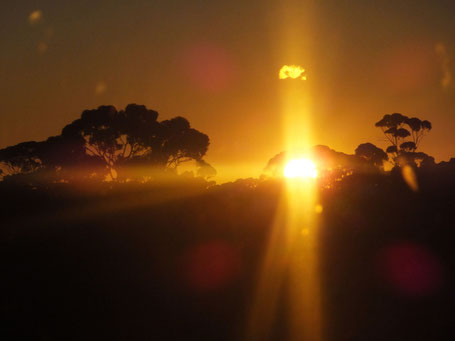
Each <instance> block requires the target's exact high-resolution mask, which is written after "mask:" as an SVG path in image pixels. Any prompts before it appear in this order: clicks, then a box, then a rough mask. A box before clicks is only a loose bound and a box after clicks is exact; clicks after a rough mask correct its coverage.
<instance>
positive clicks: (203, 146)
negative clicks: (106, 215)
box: [62, 104, 209, 178]
mask: <svg viewBox="0 0 455 341" xmlns="http://www.w3.org/2000/svg"><path fill="white" fill-rule="evenodd" d="M157 118H158V113H157V112H156V111H154V110H148V109H147V108H146V107H145V106H143V105H136V104H130V105H128V106H127V107H126V108H125V110H122V111H117V110H116V109H115V108H114V107H113V106H101V107H99V108H98V109H94V110H86V111H84V112H83V113H82V115H81V118H80V119H78V120H76V121H74V122H73V123H71V124H69V125H68V126H66V127H65V128H64V129H63V132H62V135H64V136H80V137H82V138H83V139H84V141H85V150H86V152H87V153H88V154H89V155H93V156H97V157H99V158H100V159H101V160H103V162H104V164H105V166H106V170H107V171H108V172H109V173H110V175H111V177H112V178H116V177H117V173H119V174H121V177H123V178H128V177H133V178H137V177H140V176H141V175H144V174H143V172H142V171H139V172H138V169H139V170H140V169H144V168H147V167H149V168H154V169H158V170H165V169H175V168H176V167H177V166H178V165H179V164H180V163H182V162H185V161H189V160H196V161H200V160H202V157H203V156H204V155H205V153H206V152H207V149H208V145H209V138H208V136H207V135H205V134H203V133H201V132H199V131H197V130H195V129H193V128H191V127H190V124H189V122H188V121H187V120H186V119H185V118H183V117H176V118H173V119H171V120H165V121H162V122H158V121H157ZM138 173H139V174H138Z"/></svg>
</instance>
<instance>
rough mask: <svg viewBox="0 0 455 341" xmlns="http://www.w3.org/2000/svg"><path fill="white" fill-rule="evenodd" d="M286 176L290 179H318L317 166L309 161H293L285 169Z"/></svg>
mask: <svg viewBox="0 0 455 341" xmlns="http://www.w3.org/2000/svg"><path fill="white" fill-rule="evenodd" d="M283 173H284V176H285V177H286V178H288V179H294V178H301V179H316V178H317V176H318V170H317V168H316V164H315V163H314V162H313V161H311V160H309V159H292V160H289V161H288V162H287V163H286V165H285V167H284V171H283Z"/></svg>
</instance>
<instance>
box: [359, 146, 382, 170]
mask: <svg viewBox="0 0 455 341" xmlns="http://www.w3.org/2000/svg"><path fill="white" fill-rule="evenodd" d="M355 155H356V156H357V157H358V158H361V159H363V160H365V161H367V162H368V163H369V164H371V165H372V166H374V167H377V168H379V169H383V167H384V161H387V159H388V156H387V153H386V152H384V151H383V150H382V149H381V148H378V147H376V146H375V145H374V144H372V143H369V142H367V143H362V144H360V145H359V146H358V147H357V148H356V150H355Z"/></svg>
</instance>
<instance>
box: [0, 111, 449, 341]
mask: <svg viewBox="0 0 455 341" xmlns="http://www.w3.org/2000/svg"><path fill="white" fill-rule="evenodd" d="M157 117H158V114H157V113H156V112H155V111H152V110H148V109H147V108H145V107H144V106H138V105H129V106H127V107H126V108H125V109H124V110H121V111H117V110H116V109H115V108H114V107H111V106H103V107H100V108H98V109H96V110H88V111H85V112H84V113H83V114H82V116H81V118H80V119H77V120H76V121H74V122H72V123H71V124H69V125H68V126H66V127H65V128H64V129H63V131H62V134H61V135H59V136H56V137H51V138H49V139H47V140H46V141H43V142H25V143H20V144H18V145H15V146H11V147H7V148H4V149H3V150H1V151H0V161H1V169H2V175H3V181H1V182H0V195H1V198H2V205H0V217H1V226H2V228H1V230H0V240H1V245H0V250H1V252H2V257H1V260H0V266H1V269H2V280H1V281H0V290H1V293H2V294H1V296H0V297H1V301H0V314H1V320H2V338H4V339H5V340H15V339H26V340H27V339H33V340H63V339H64V340H237V339H244V338H243V336H244V335H245V334H244V330H245V327H246V325H247V321H248V318H249V315H248V314H249V311H250V308H251V302H252V297H253V295H254V290H255V285H256V281H257V278H258V271H259V269H260V266H259V264H260V263H261V260H262V258H263V256H264V253H265V251H266V245H267V240H268V238H269V235H270V232H271V226H272V224H273V221H274V217H275V213H276V211H277V209H278V206H279V201H280V198H281V195H282V192H283V186H284V181H283V179H282V176H281V174H282V169H283V166H284V163H285V161H286V158H287V157H288V156H289V155H288V154H287V153H286V152H283V153H280V154H277V155H276V156H275V157H273V158H272V159H271V160H270V161H269V162H268V163H267V165H266V167H265V170H264V174H263V175H262V176H261V177H260V178H255V179H253V178H251V179H239V180H237V181H235V182H231V183H226V184H221V185H217V184H215V183H214V182H213V181H210V179H211V177H213V176H214V174H215V170H214V169H213V167H211V166H210V165H209V164H208V163H207V162H206V161H204V159H203V158H204V155H205V153H206V152H207V148H208V145H209V139H208V137H207V136H206V135H205V134H203V133H201V132H198V131H197V130H195V129H193V128H191V127H190V125H189V123H188V121H187V120H185V119H184V118H181V117H178V118H175V119H171V120H166V121H161V122H159V121H158V120H157ZM376 125H377V126H378V127H379V128H381V129H382V130H383V131H384V134H385V136H386V138H387V140H388V141H389V142H390V144H391V146H389V147H387V149H386V150H385V151H384V150H382V149H381V148H379V147H377V146H375V145H373V144H371V143H362V144H360V145H359V146H358V147H357V148H356V150H355V153H354V154H352V155H349V154H345V153H341V152H337V151H335V150H333V149H331V148H329V147H327V146H316V147H314V148H313V149H312V151H311V153H312V154H313V157H314V160H316V162H317V164H318V169H319V172H320V174H319V177H318V179H317V180H316V181H318V185H319V186H318V188H319V193H318V196H319V201H320V205H321V206H322V207H323V210H322V212H321V213H319V214H320V215H321V219H320V226H318V231H319V237H318V238H319V245H320V246H319V250H318V251H319V258H320V264H319V268H320V272H321V279H322V288H321V292H322V301H323V314H324V327H323V329H324V334H325V335H324V336H325V338H324V339H325V340H330V341H331V340H343V341H344V340H346V341H347V340H350V341H352V340H358V341H364V340H373V341H374V340H378V341H379V340H381V341H383V340H425V341H427V340H453V338H454V336H455V326H454V324H453V306H454V303H455V295H454V288H455V276H454V274H455V256H454V253H453V245H454V242H455V215H454V213H453V212H455V159H451V160H450V161H448V162H440V163H436V162H435V161H434V159H433V158H432V157H431V156H428V155H426V154H423V153H422V152H420V151H418V150H420V147H421V144H420V142H421V141H422V138H423V136H425V135H426V134H427V133H428V132H429V131H430V129H431V123H429V122H428V121H421V120H419V119H416V118H411V119H409V118H407V117H406V116H404V115H400V114H392V115H385V116H384V117H383V119H381V120H380V121H379V122H378V123H376ZM184 162H188V163H191V162H193V163H194V171H193V172H186V173H182V174H178V172H177V170H178V167H179V165H181V164H182V163H184ZM387 163H389V164H391V166H392V169H391V170H387V169H390V167H388V168H387V167H385V165H386V164H387ZM405 168H406V169H411V171H412V174H413V177H414V179H415V181H417V183H418V190H415V189H413V188H411V187H410V186H409V184H408V182H407V181H406V179H405V178H404V177H405V174H408V173H406V172H403V171H402V170H403V169H405ZM287 294H288V293H287V292H286V287H285V286H284V287H283V302H286V300H285V298H286V295H287ZM264 300H267V297H264ZM287 314H288V310H287V307H286V303H283V304H280V305H279V311H278V312H277V319H276V324H275V325H274V326H273V332H272V333H271V334H270V340H284V339H286V333H285V332H284V330H285V328H286V325H287V318H286V316H288V315H287Z"/></svg>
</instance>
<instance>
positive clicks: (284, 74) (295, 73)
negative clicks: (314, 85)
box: [279, 65, 306, 81]
mask: <svg viewBox="0 0 455 341" xmlns="http://www.w3.org/2000/svg"><path fill="white" fill-rule="evenodd" d="M304 73H305V69H303V68H302V67H301V66H298V65H284V66H283V67H282V68H281V69H280V75H279V77H280V79H286V78H292V79H297V78H300V79H301V80H304V81H305V80H306V76H305V75H304Z"/></svg>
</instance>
